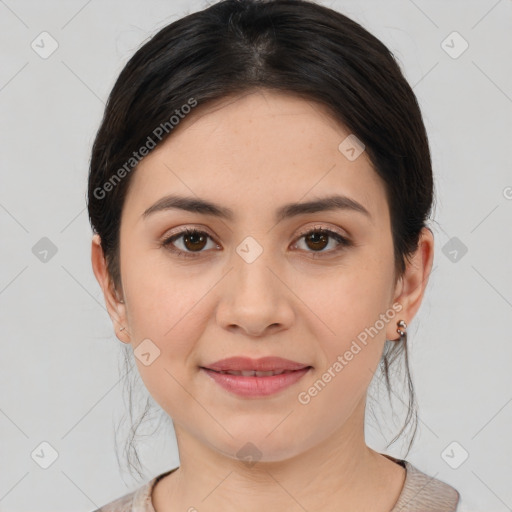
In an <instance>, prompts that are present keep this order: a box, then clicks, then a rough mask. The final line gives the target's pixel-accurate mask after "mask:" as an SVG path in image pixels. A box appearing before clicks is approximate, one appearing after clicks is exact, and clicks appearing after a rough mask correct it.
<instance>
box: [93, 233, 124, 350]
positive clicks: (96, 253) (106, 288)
mask: <svg viewBox="0 0 512 512" xmlns="http://www.w3.org/2000/svg"><path fill="white" fill-rule="evenodd" d="M91 263H92V269H93V272H94V275H95V276H96V279H97V281H98V283H99V285H100V286H101V289H102V290H103V296H104V298H105V304H106V306H107V311H108V314H109V316H110V319H111V320H112V324H113V327H114V330H115V333H116V336H117V339H118V340H119V341H122V342H123V343H130V336H129V333H128V332H127V322H126V305H125V304H124V302H121V299H119V298H118V294H117V293H116V290H115V287H114V284H113V282H112V280H111V277H110V274H109V273H108V271H107V263H106V260H105V255H104V254H103V248H102V247H101V238H100V236H99V235H98V234H95V235H94V236H93V238H92V246H91ZM122 327H124V329H123V330H121V331H120V329H121V328H122Z"/></svg>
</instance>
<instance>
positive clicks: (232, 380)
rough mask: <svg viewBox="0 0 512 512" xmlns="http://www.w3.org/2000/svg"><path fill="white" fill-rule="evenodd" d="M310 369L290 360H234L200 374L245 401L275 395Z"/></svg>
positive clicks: (240, 358)
mask: <svg viewBox="0 0 512 512" xmlns="http://www.w3.org/2000/svg"><path fill="white" fill-rule="evenodd" d="M312 368H313V367H312V366H310V365H305V364H302V363H299V362H296V361H291V360H289V359H283V358H278V357H266V358H261V359H250V358H246V357H234V358H228V359H223V360H221V361H217V362H215V363H212V364H209V365H207V366H200V369H201V371H202V372H204V373H205V374H206V375H208V377H209V378H210V379H211V380H213V382H214V383H216V384H218V385H219V386H221V387H222V388H223V389H224V390H226V391H229V392H230V393H233V394H235V395H238V396H240V397H246V398H250V397H252V398H255V397H264V396H269V395H272V394H275V393H277V392H279V391H282V390H284V389H286V388H287V387H289V386H292V385H293V384H295V383H296V382H298V381H299V380H300V379H301V378H302V377H303V376H304V375H306V374H307V373H308V372H309V370H311V369H312Z"/></svg>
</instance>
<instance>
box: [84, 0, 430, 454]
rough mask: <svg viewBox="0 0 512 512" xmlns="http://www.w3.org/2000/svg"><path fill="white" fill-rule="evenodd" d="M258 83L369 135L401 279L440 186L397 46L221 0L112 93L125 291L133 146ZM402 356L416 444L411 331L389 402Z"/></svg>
mask: <svg viewBox="0 0 512 512" xmlns="http://www.w3.org/2000/svg"><path fill="white" fill-rule="evenodd" d="M255 88H266V89H270V90H277V91H282V92H287V93H290V94H294V95H300V96H301V97H303V98H304V99H306V100H308V101H311V100H314V101H317V102H320V103H322V104H323V105H325V106H326V107H327V109H328V111H329V112H330V113H331V114H332V116H333V117H334V118H335V119H336V120H338V121H339V122H340V123H342V124H343V125H344V126H345V127H346V128H347V129H348V130H349V132H350V133H352V134H354V135H356V137H357V138H358V139H359V140H360V141H362V142H363V143H364V145H365V148H366V149H365V150H366V153H367V155H368V157H369V158H370V160H371V162H372V164H373V166H374V169H375V171H376V172H377V173H378V175H379V176H380V177H381V178H382V180H383V182H384V186H385V193H386V197H387V201H388V205H389V210H390V218H391V230H392V238H393V245H394V258H395V266H394V269H393V270H394V275H395V278H396V279H398V278H399V277H400V276H402V274H403V272H404V270H405V268H406V262H407V260H408V258H409V257H410V256H411V255H412V253H413V252H415V250H416V249H417V246H418V240H419V236H420V232H421V230H422V228H423V227H428V226H426V221H427V220H428V218H429V216H430V213H431V208H432V205H433V188H434V184H433V176H432V168H431V157H430V151H429V144H428V140H427V134H426V130H425V126H424V123H423V120H422V115H421V112H420V108H419V105H418V102H417V100H416V97H415V95H414V93H413V91H412V88H411V87H410V85H409V84H408V83H407V81H406V79H405V78H404V76H403V74H402V72H401V70H400V67H399V65H398V63H397V61H396V60H395V58H394V56H393V54H392V53H391V52H390V50H389V49H388V48H387V47H386V46H385V45H384V44H383V43H382V42H381V41H379V40H378V39H377V38H376V37H374V36H373V35H372V34H370V33H369V32H368V31H367V30H365V29H364V28H363V27H362V26H361V25H359V24H358V23H356V22H354V21H353V20H351V19H349V18H348V17H346V16H344V15H343V14H340V13H339V12H337V11H334V10H332V9H330V8H327V7H324V6H321V5H319V4H316V3H314V2H312V1H307V0H222V1H219V2H218V3H215V4H213V5H210V6H209V7H207V8H205V9H204V10H201V11H199V12H195V13H192V14H190V15H187V16H185V17H183V18H181V19H178V20H177V21H175V22H173V23H171V24H169V25H167V26H165V27H164V28H162V29H161V30H160V31H159V32H158V33H157V34H156V35H154V36H153V37H152V38H151V39H150V40H149V41H148V42H146V43H145V44H144V45H143V46H141V47H140V48H139V49H138V50H137V52H136V53H135V54H134V55H133V56H132V57H131V59H130V60H129V61H128V63H127V64H126V66H125V67H124V69H123V70H122V71H121V73H120V75H119V77H118V79H117V81H116V83H115V85H114V87H113V89H112V91H111V93H110V96H109V98H108V102H107V105H106V108H105V113H104V117H103V120H102V122H101V126H100V128H99V130H98V133H97V136H96V139H95V141H94V145H93V148H92V157H91V162H90V174H89V183H88V209H89V217H90V221H91V225H92V228H93V230H94V232H96V233H98V234H99V235H100V237H101V244H102V248H103V251H104V255H105V259H106V262H107V266H108V270H109V274H110V276H111V278H112V283H113V285H114V286H115V288H116V289H117V290H122V283H121V274H120V266H119V261H120V258H119V226H120V219H121V212H122V208H123V204H124V199H125V197H126V193H127V190H128V187H129V184H130V181H131V176H132V175H133V173H134V172H135V171H136V164H137V159H134V157H133V155H134V153H133V152H134V151H137V150H138V149H139V148H141V147H143V146H146V147H148V146H149V144H148V140H149V139H151V140H152V141H153V143H155V142H156V144H160V143H162V142H163V141H165V140H166V138H167V137H168V136H170V135H171V134H172V125H173V124H174V123H175V121H172V120H171V118H172V117H173V116H174V117H175V120H176V119H178V118H177V116H178V115H179V117H182V116H181V115H180V113H181V114H183V113H186V111H187V110H186V109H185V108H184V106H185V105H191V104H192V102H196V103H195V104H197V105H199V106H200V105H204V104H206V103H208V102H210V101H212V100H217V99H221V98H223V97H226V96H228V95H233V94H235V95H236V94H242V93H246V92H248V91H251V90H253V89H255ZM188 110H190V109H188ZM190 115H193V112H192V113H191V114H190ZM178 122H179V120H178ZM158 127H160V129H158ZM155 132H156V133H158V136H157V135H156V134H155ZM122 169H124V171H122ZM401 354H404V356H405V368H406V375H407V385H408V391H409V403H408V414H407V418H406V421H405V425H404V426H403V428H402V429H401V431H400V432H399V433H398V435H397V436H396V437H395V438H394V439H393V441H391V443H389V444H392V443H393V442H395V441H396V439H398V437H399V436H400V435H401V434H402V432H403V431H404V429H405V427H406V426H407V425H408V424H409V422H410V420H413V423H414V433H413V436H412V438H411V442H410V444H409V449H410V447H411V445H412V442H413V440H414V436H415V434H416V428H417V412H416V404H415V397H414V388H413V385H412V381H411V376H410V371H409V364H408V352H407V338H403V339H402V340H401V341H399V342H391V341H386V345H385V348H384V353H383V357H382V360H381V363H380V369H381V370H382V371H383V373H384V376H385V381H386V387H387V390H388V395H389V398H390V399H391V394H390V393H391V386H390V382H389V371H390V367H391V365H392V363H393V362H394V361H395V360H396V359H397V357H398V356H399V355H401ZM139 424H140V422H139ZM132 434H133V436H134V435H135V433H134V432H133V431H132ZM133 436H132V440H133ZM388 446H389V445H388ZM409 449H408V451H409ZM137 459H138V457H137Z"/></svg>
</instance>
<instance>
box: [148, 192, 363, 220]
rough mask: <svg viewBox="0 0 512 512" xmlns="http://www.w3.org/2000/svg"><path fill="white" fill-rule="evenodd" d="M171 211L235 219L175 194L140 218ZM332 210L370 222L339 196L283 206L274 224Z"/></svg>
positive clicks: (202, 201)
mask: <svg viewBox="0 0 512 512" xmlns="http://www.w3.org/2000/svg"><path fill="white" fill-rule="evenodd" d="M172 209H178V210H185V211H188V212H192V213H199V214H201V215H211V216H213V217H218V218H221V219H226V220H229V221H233V220H234V218H235V214H234V212H233V210H231V209H229V208H226V207H224V206H220V205H218V204H215V203H212V202H211V201H207V200H205V199H200V198H197V197H186V196H178V195H175V194H171V195H168V196H165V197H162V198H161V199H159V200H158V201H157V202H156V203H154V204H153V205H152V206H150V207H149V208H148V209H147V210H145V211H144V213H143V214H142V217H143V218H144V219H146V218H147V217H148V216H150V215H152V214H154V213H156V212H161V211H166V210H172ZM333 210H346V211H353V212H358V213H361V214H363V215H365V216H366V217H368V219H369V220H372V216H371V214H370V212H369V211H368V210H367V209H366V208H365V207H364V206H363V205H362V204H361V203H358V202H357V201H355V200H354V199H351V198H350V197H347V196H343V195H339V194H336V195H331V196H328V197H323V198H320V199H315V200H313V201H308V202H305V203H288V204H285V205H283V206H281V207H280V208H278V209H277V210H276V213H275V220H276V222H280V221H282V220H284V219H289V218H292V217H297V216H299V215H303V214H308V213H317V212H324V211H333Z"/></svg>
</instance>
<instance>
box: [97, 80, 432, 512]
mask: <svg viewBox="0 0 512 512" xmlns="http://www.w3.org/2000/svg"><path fill="white" fill-rule="evenodd" d="M347 135H349V132H348V131H346V129H344V127H343V126H341V125H340V124H339V123H338V122H337V121H335V120H334V119H333V118H332V117H330V116H329V115H328V112H327V111H326V110H325V109H324V108H323V107H322V106H321V105H319V104H316V103H314V102H310V101H306V100H304V99H301V98H299V97H296V96H294V95H289V94H283V93H278V92H271V91H267V90H255V91H251V92H250V93H245V94H244V95H242V96H238V97H231V98H224V99H223V100H221V101H218V102H216V103H214V104H210V105H207V106H202V107H197V108H196V109H195V110H194V111H193V113H192V114H190V115H189V116H188V117H186V118H185V119H184V120H183V121H181V123H180V125H178V127H177V128H175V130H174V132H173V134H172V136H171V137H169V138H168V139H167V140H166V141H165V143H163V144H162V145H160V146H158V147H157V148H156V149H155V150H154V151H153V152H151V153H150V154H149V155H148V156H147V157H145V158H144V159H143V160H142V162H141V163H140V164H139V166H138V168H137V170H136V171H135V173H134V175H133V176H132V183H131V185H130V189H129V192H128V195H127V197H126V202H125V204H124V207H123V212H122V219H121V234H120V254H121V280H122V289H120V290H115V289H114V286H113V284H112V281H111V279H110V276H109V275H108V272H107V270H106V266H105V260H104V257H103V253H102V249H101V245H100V240H99V237H98V236H97V235H95V236H94V238H93V241H92V265H93V270H94V273H95V275H96V278H97V280H98V282H99V284H100V286H101V287H102V289H103V292H104V296H105V301H106V304H107V308H108V312H109V314H110V316H111V318H112V321H113V325H114V328H115V329H116V334H117V336H118V338H119V340H120V341H122V342H123V343H129V344H131V345H132V347H133V349H134V350H135V349H136V347H137V346H138V344H139V343H140V342H141V341H142V340H144V339H146V338H149V339H150V340H151V341H152V342H153V343H154V344H155V345H156V346H157V347H158V348H159V350H160V355H159V357H157V358H156V359H155V360H154V361H153V362H152V363H151V364H150V365H148V366H146V365H144V364H142V362H141V361H140V360H139V359H138V358H135V361H136V363H137V367H138V371H139V372H140V375H141V377H142V379H143V381H144V383H145V385H146V387H147V389H148V391H149V392H150V393H151V395H152V396H153V397H154V399H155V400H156V401H157V402H158V403H159V404H160V406H161V407H162V408H163V409H164V410H165V412H166V413H167V414H169V415H170V416H171V417H172V419H173V423H174V426H175V431H176V436H177V442H178V448H179V455H180V467H179V469H178V470H177V471H174V472H173V473H171V474H170V475H169V476H167V477H166V478H164V479H162V480H161V481H160V482H159V483H158V484H157V485H156V487H155V489H154V491H153V496H152V500H153V504H154V507H155V509H156V511H157V512H171V511H175V510H176V511H177V510H181V511H185V510H190V511H192V510H194V509H192V508H190V507H195V508H196V509H197V510H200V511H220V510H222V511H235V510H236V511H239V510H240V506H241V505H243V510H244V511H248V512H252V511H261V510H269V511H273V510H288V511H303V510H304V508H305V509H306V510H308V511H309V512H313V511H320V510H322V511H327V512H330V511H337V512H340V511H353V510H358V511H372V512H389V511H390V510H391V509H392V508H393V505H394V504H395V503H396V501H397V499H398V496H399V495H400V492H401V490H402V487H403V484H404V480H405V470H404V468H402V467H401V466H399V465H398V464H396V463H395V462H393V461H391V460H390V459H388V458H387V457H385V456H383V455H381V454H379V453H378V452H376V451H374V450H372V449H371V448H369V447H368V446H367V445H366V443H365V438H364V414H365V404H366V393H367V389H368V386H369V384H370V381H371V379H372V377H373V373H374V372H375V370H376V368H377V366H378V363H379V360H380V358H381V355H382V351H383V347H384V343H385V340H386V339H390V340H396V339H398V337H399V335H398V334H397V332H396V329H397V325H396V322H397V321H398V320H400V319H403V320H405V322H406V323H407V324H409V323H410V322H411V320H412V318H413V317H414V315H415V314H416V312H417V310H418V309H419V307H420V305H421V301H422V298H423V294H424V291H425V287H426V285H427V281H428V277H429V274H430V271H431V268H432V260H433V247H434V241H433V235H432V232H431V231H430V230H429V229H426V228H425V229H423V231H422V233H421V237H420V243H419V246H418V250H417V251H416V253H415V254H414V255H413V257H412V258H411V261H410V263H409V264H408V266H407V270H406V273H405V275H404V276H403V277H402V278H400V279H398V280H396V281H395V276H394V271H393V269H394V265H393V245H392V238H391V225H390V217H389V208H388V204H387V201H386V197H385V192H384V184H383V182H382V180H381V179H380V177H379V176H378V175H377V174H376V172H375V171H374V169H373V167H372V165H371V163H370V160H369V159H368V157H367V155H366V153H365V152H363V153H362V154H361V155H360V156H359V157H358V158H357V159H355V160H354V161H350V160H349V159H347V158H346V157H345V155H344V154H342V153H341V152H340V151H339V150H338V146H339V144H340V142H341V141H343V140H344V139H345V137H347ZM335 192H336V193H340V194H344V195H347V196H349V197H350V198H352V199H354V200H356V201H358V202H360V203H361V204H363V205H364V206H365V207H366V208H367V209H368V210H369V212H370V214H371V219H369V218H367V217H366V216H364V215H362V214H361V213H358V212H355V211H350V210H333V211H327V212H317V213H309V214H305V215H301V216H300V217H297V218H291V219H287V220H283V221H281V222H279V223H276V222H275V220H274V211H275V210H276V209H277V208H278V207H280V206H281V205H283V204H284V203H289V202H301V201H302V202H304V201H308V200H311V199H313V198H321V197H324V196H327V195H330V194H332V193H335ZM170 193H177V194H180V195H187V196H192V197H194V196H198V197H200V198H204V199H207V200H210V201H213V202H215V203H218V204H220V205H222V206H225V207H229V208H230V209H232V210H233V211H234V213H235V219H234V220H233V221H227V220H221V219H218V218H215V217H213V216H209V215H204V214H198V213H191V212H185V211H180V210H176V209H173V210H168V211H163V212H157V213H155V214H153V215H151V216H149V217H147V218H146V219H143V218H142V217H141V215H142V213H143V212H144V211H145V210H146V209H147V208H148V207H149V206H151V205H153V204H154V203H155V202H156V201H157V200H158V199H160V198H161V197H163V196H165V195H167V194H170ZM185 227H196V228H198V229H203V230H205V231H206V232H207V233H208V234H209V235H210V236H211V238H208V239H207V242H206V243H205V244H203V245H201V244H198V243H197V241H196V242H195V244H196V245H194V243H190V242H189V243H188V244H187V243H186V242H185V240H184V238H183V237H182V238H179V239H178V240H176V241H175V242H174V246H175V247H177V248H178V249H181V250H184V251H187V250H188V251H189V252H193V251H194V250H195V251H196V252H195V254H196V258H188V259H187V258H180V257H178V256H176V255H175V254H173V253H172V252H170V250H169V249H168V248H165V247H162V246H161V245H159V241H160V240H162V239H164V238H165V237H166V236H168V235H169V234H171V230H172V232H174V231H176V229H175V228H185ZM318 227H322V228H324V229H331V230H334V231H337V232H339V233H340V234H342V235H344V236H345V237H347V238H349V240H351V241H352V245H350V246H346V247H343V248H341V250H339V251H338V252H335V249H336V248H337V247H338V243H337V242H336V241H335V239H333V238H332V237H330V238H328V239H327V242H326V243H325V244H324V245H315V244H314V243H312V242H311V241H309V242H308V239H307V237H304V236H301V235H302V234H303V233H304V232H305V231H309V230H310V229H313V228H318ZM247 236H251V237H253V238H254V239H255V240H256V241H257V242H258V243H259V245H260V246H261V247H262V249H263V252H262V254H261V255H260V256H259V257H258V258H257V259H256V260H255V261H254V262H252V263H247V262H246V261H245V260H244V259H242V258H241V257H240V256H239V255H238V253H237V252H236V248H237V247H238V245H239V244H240V243H241V242H242V241H243V240H244V239H245V237H247ZM198 251H199V252H198ZM200 251H202V252H200ZM319 251H321V252H322V253H321V254H319ZM313 256H316V257H315V258H313ZM121 297H122V298H123V299H124V303H121V302H120V298H121ZM393 304H400V305H401V306H402V308H403V309H402V310H401V311H400V312H399V313H397V314H396V316H395V317H394V318H391V320H390V321H388V322H387V323H386V324H385V327H384V328H382V329H381V330H379V332H378V334H377V335H375V336H374V337H373V338H369V342H368V343H367V345H366V346H363V347H364V348H362V350H361V351H360V352H359V353H358V354H357V355H356V356H354V358H353V359H352V360H351V361H350V362H349V363H348V364H347V366H345V367H344V368H343V370H342V371H341V372H339V373H337V374H336V377H334V378H332V380H331V381H330V382H329V383H328V384H327V385H326V386H325V387H324V389H323V390H322V391H321V392H320V393H318V394H317V395H316V396H315V397H314V398H312V399H311V401H310V402H309V403H308V404H307V405H303V404H301V403H299V401H298V399H297V396H298V394H299V393H300V392H301V391H305V390H308V388H309V387H310V386H311V385H312V384H313V383H314V382H315V381H317V380H318V379H319V378H320V377H321V376H322V374H323V373H324V372H325V371H326V370H327V368H329V367H330V366H332V365H333V363H334V362H335V361H336V359H337V357H338V355H340V354H344V353H345V351H346V350H348V349H349V348H350V346H351V343H352V342H353V340H355V339H356V338H357V335H358V334H359V333H361V332H362V331H364V329H365V328H368V327H370V326H373V325H375V322H376V321H377V320H378V319H379V315H380V314H383V313H385V312H386V311H387V310H390V309H392V305H393ZM120 326H125V327H126V329H125V330H123V331H121V332H119V331H118V329H119V327H120ZM235 355H246V356H249V357H254V358H258V357H263V356H267V355H277V356H281V357H284V358H287V359H291V360H294V361H299V362H301V363H304V364H308V365H311V366H312V367H313V368H312V370H310V372H309V373H308V374H306V375H305V376H304V377H303V378H302V379H301V380H300V381H299V382H298V383H296V384H294V385H292V386H291V387H289V388H287V389H285V390H282V391H280V392H279V393H277V394H275V395H273V396H271V397H267V398H257V399H255V398H241V397H238V396H235V395H233V394H230V393H229V392H227V391H225V390H224V389H222V388H220V387H219V386H218V385H217V384H216V383H215V382H213V381H212V379H210V378H209V377H208V375H205V374H204V372H202V371H200V369H199V366H201V365H207V364H208V363H212V362H214V361H217V360H219V359H222V358H224V357H228V356H235ZM247 442H251V443H253V444H254V445H255V446H256V447H257V448H258V450H259V451H260V452H261V458H260V460H259V461H258V462H257V463H256V464H254V465H252V466H249V465H248V464H246V463H245V462H243V461H241V460H240V459H239V458H237V455H236V453H237V452H238V450H239V449H240V448H242V447H243V446H244V445H245V444H246V443H247ZM205 497H206V498H205ZM203 499H204V501H203Z"/></svg>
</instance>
